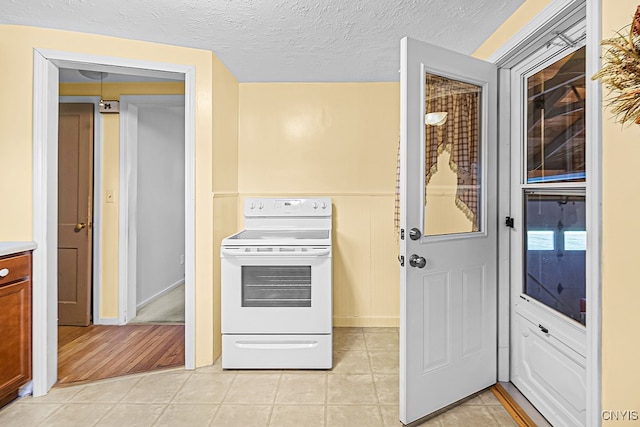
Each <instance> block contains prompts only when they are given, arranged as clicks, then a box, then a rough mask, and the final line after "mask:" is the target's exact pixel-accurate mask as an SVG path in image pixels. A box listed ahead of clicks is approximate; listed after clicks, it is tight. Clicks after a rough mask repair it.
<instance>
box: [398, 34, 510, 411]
mask: <svg viewBox="0 0 640 427" xmlns="http://www.w3.org/2000/svg"><path fill="white" fill-rule="evenodd" d="M401 58H402V59H401V107H400V111H401V144H400V145H401V147H400V152H401V154H400V172H401V173H400V200H401V203H400V227H401V240H400V262H401V264H402V267H401V269H400V272H401V273H400V292H401V294H400V421H402V422H403V423H405V424H407V423H410V422H413V421H415V420H417V419H420V418H421V417H424V416H426V415H428V414H431V413H433V412H435V411H437V410H439V409H442V408H444V407H446V406H447V405H450V404H452V403H455V402H457V401H459V400H461V399H463V398H465V397H467V396H469V395H471V394H473V393H475V392H477V391H480V390H482V389H484V388H486V387H489V386H491V385H493V384H494V383H495V382H496V374H497V372H496V365H497V342H496V337H497V334H496V328H497V326H496V303H497V302H496V301H497V295H496V292H497V286H496V285H497V283H496V260H497V253H496V244H497V239H496V234H497V231H496V230H497V219H496V205H497V200H496V182H497V180H496V170H497V161H496V159H497V156H496V154H497V141H496V109H497V87H496V84H497V69H496V67H495V65H493V64H490V63H487V62H484V61H480V60H477V59H474V58H471V57H468V56H465V55H462V54H459V53H455V52H451V51H448V50H446V49H442V48H440V47H437V46H433V45H429V44H427V43H423V42H419V41H417V40H413V39H409V38H405V39H403V40H402V44H401Z"/></svg>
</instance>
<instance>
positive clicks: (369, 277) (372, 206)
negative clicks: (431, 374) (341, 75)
mask: <svg viewBox="0 0 640 427" xmlns="http://www.w3.org/2000/svg"><path fill="white" fill-rule="evenodd" d="M399 89H400V88H399V85H398V84H397V83H326V84H325V83H312V84H306V83H291V84H289V83H243V84H240V115H239V123H240V124H239V134H238V137H239V142H238V150H239V153H238V170H239V174H238V191H239V193H240V198H239V199H238V206H239V210H238V224H239V227H241V225H242V208H241V207H242V203H243V200H244V197H246V196H329V197H331V198H332V200H333V242H334V253H333V261H334V267H333V281H334V299H333V315H334V324H335V325H337V326H397V325H398V315H399V294H400V291H399V270H398V268H399V267H398V261H397V255H398V245H397V242H396V237H395V234H394V225H393V213H394V200H395V179H396V178H395V172H396V155H397V149H398V138H399V129H400V128H399Z"/></svg>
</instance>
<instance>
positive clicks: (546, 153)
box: [526, 47, 586, 183]
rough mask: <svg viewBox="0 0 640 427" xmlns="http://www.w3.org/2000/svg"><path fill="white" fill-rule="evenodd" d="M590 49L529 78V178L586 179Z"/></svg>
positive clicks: (550, 179) (582, 49)
mask: <svg viewBox="0 0 640 427" xmlns="http://www.w3.org/2000/svg"><path fill="white" fill-rule="evenodd" d="M585 49H586V48H584V47H583V48H580V49H578V50H576V51H575V52H573V53H570V54H569V55H567V56H565V57H563V58H562V59H560V60H558V61H556V62H554V63H553V64H551V65H549V66H547V67H545V68H543V69H542V70H540V71H538V72H536V73H535V74H533V75H531V76H529V77H528V78H527V86H526V87H527V116H526V123H527V130H526V135H527V158H526V161H527V176H526V182H527V183H537V182H575V181H584V180H585V157H584V153H585V150H584V147H585V145H584V141H585V124H584V100H585Z"/></svg>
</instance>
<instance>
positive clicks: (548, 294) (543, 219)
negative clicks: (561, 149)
mask: <svg viewBox="0 0 640 427" xmlns="http://www.w3.org/2000/svg"><path fill="white" fill-rule="evenodd" d="M525 233H526V239H525V240H524V244H525V247H524V266H525V274H524V281H523V282H524V293H525V294H526V295H528V296H530V297H531V298H534V299H536V300H537V301H539V302H541V303H543V304H545V305H546V306H548V307H550V308H553V309H554V310H556V311H558V312H560V313H562V314H564V315H565V316H568V317H570V318H572V319H574V320H576V321H578V322H580V323H582V324H583V325H584V324H585V305H586V302H585V283H586V282H585V280H586V279H585V271H586V265H585V259H586V257H585V251H586V249H587V248H586V228H585V197H584V195H566V194H549V193H541V192H533V191H526V192H525Z"/></svg>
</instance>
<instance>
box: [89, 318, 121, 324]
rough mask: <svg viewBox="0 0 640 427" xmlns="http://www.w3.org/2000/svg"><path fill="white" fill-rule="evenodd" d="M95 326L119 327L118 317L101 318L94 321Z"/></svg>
mask: <svg viewBox="0 0 640 427" xmlns="http://www.w3.org/2000/svg"><path fill="white" fill-rule="evenodd" d="M93 324H94V325H105V326H106V325H119V324H120V323H119V322H118V318H117V317H99V318H98V319H97V320H94V321H93Z"/></svg>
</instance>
